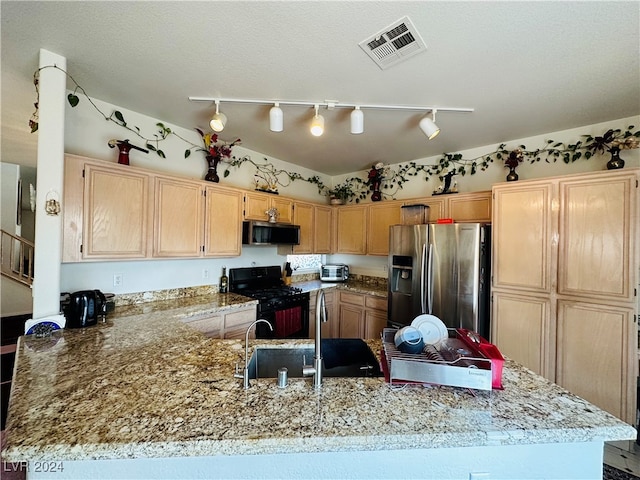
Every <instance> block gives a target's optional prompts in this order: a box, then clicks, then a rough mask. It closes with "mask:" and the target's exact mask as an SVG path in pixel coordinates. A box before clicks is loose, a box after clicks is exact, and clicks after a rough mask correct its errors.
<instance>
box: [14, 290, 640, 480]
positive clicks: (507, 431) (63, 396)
mask: <svg viewBox="0 0 640 480" xmlns="http://www.w3.org/2000/svg"><path fill="white" fill-rule="evenodd" d="M247 302H248V303H249V304H251V301H250V300H249V299H246V298H244V297H241V296H237V295H236V296H225V295H213V296H211V297H203V298H195V299H189V300H182V301H181V302H175V301H173V302H166V301H165V302H154V304H147V305H146V306H132V307H126V308H117V309H116V312H114V314H112V315H111V316H110V317H109V318H108V320H107V321H106V322H105V323H102V324H98V325H97V326H94V327H90V328H87V329H79V330H66V331H58V332H54V334H53V335H52V336H51V337H49V338H33V337H32V336H29V337H21V338H20V340H19V345H18V352H17V359H16V372H15V379H14V385H13V391H12V398H11V403H10V411H9V419H8V424H7V447H6V450H5V451H4V452H3V457H4V460H5V461H7V462H20V461H29V462H30V463H29V472H28V478H55V479H65V478H84V479H87V478H92V479H97V478H105V479H106V478H345V477H348V478H412V477H417V478H439V479H454V478H456V479H467V478H469V474H470V473H489V474H490V476H489V477H484V478H511V479H514V478H565V479H566V478H592V479H600V478H602V477H601V475H602V472H601V469H602V455H603V442H604V441H610V440H623V439H632V438H635V435H636V432H635V429H633V428H632V427H631V426H629V425H627V424H625V423H623V422H622V421H620V420H618V419H616V418H615V417H613V416H612V415H610V414H608V413H606V412H604V411H602V410H600V409H598V408H597V407H595V406H593V405H591V404H589V403H588V402H586V401H584V400H582V399H580V398H578V397H576V396H575V395H572V394H570V393H569V392H567V391H566V390H564V389H562V388H560V387H558V386H557V385H554V384H552V383H549V382H548V381H546V380H544V379H543V378H542V377H539V376H537V375H535V374H533V373H532V372H530V371H529V370H526V369H524V368H523V367H521V366H519V365H518V364H516V363H514V362H512V361H509V360H507V362H506V364H505V369H504V374H503V384H504V390H494V391H492V392H474V393H473V394H472V393H471V392H470V391H467V390H463V389H454V388H449V387H417V386H412V387H406V388H404V389H402V388H390V387H389V385H388V384H386V383H385V382H384V379H382V378H325V379H324V380H323V385H322V389H321V390H320V391H314V389H313V388H312V386H311V380H310V379H297V378H292V379H289V385H288V386H287V387H286V388H284V389H279V388H277V387H276V383H275V381H274V380H273V379H260V380H252V383H251V387H250V388H249V389H248V390H244V389H243V388H242V386H241V381H240V380H238V379H234V377H233V373H234V367H235V365H236V363H242V362H243V358H244V342H243V341H240V340H216V339H212V338H207V337H206V336H204V335H203V334H201V333H200V332H198V331H196V330H194V329H192V328H190V327H189V326H188V324H186V323H184V322H183V321H182V320H184V319H185V316H190V315H194V314H197V312H198V309H200V310H202V309H207V311H216V310H217V309H223V310H224V309H228V308H235V307H238V306H242V305H244V304H245V303H247ZM301 343H303V344H310V343H311V342H310V341H307V340H295V341H288V340H272V341H268V340H255V341H252V342H251V348H253V347H254V346H255V345H257V344H266V345H274V344H277V345H281V344H285V345H294V344H301ZM368 343H369V345H370V346H371V347H372V349H373V350H374V351H376V352H377V351H378V350H379V348H380V341H379V340H370V341H368ZM45 462H46V465H48V466H51V468H49V471H48V472H45V471H43V468H42V465H45ZM36 467H41V468H40V471H37V469H36ZM60 469H62V470H60Z"/></svg>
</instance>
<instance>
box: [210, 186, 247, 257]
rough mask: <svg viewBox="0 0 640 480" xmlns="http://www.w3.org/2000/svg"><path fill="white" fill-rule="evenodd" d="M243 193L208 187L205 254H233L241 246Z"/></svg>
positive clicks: (239, 251)
mask: <svg viewBox="0 0 640 480" xmlns="http://www.w3.org/2000/svg"><path fill="white" fill-rule="evenodd" d="M241 209H242V193H241V192H240V191H238V190H233V189H225V188H219V187H206V188H205V212H206V213H205V221H204V224H205V238H204V255H205V256H207V257H215V256H218V257H233V256H238V255H240V253H241V248H242V220H241V218H242V217H241Z"/></svg>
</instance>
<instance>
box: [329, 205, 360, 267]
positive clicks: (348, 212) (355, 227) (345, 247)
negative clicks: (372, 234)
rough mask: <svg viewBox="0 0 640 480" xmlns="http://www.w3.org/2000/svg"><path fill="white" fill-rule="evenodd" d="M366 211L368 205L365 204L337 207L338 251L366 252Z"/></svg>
mask: <svg viewBox="0 0 640 480" xmlns="http://www.w3.org/2000/svg"><path fill="white" fill-rule="evenodd" d="M366 213H367V210H366V207H365V206H363V205H359V206H355V207H352V206H349V207H338V208H337V209H336V223H335V225H336V232H335V234H336V253H353V254H360V255H364V254H365V252H366V239H367V228H366V227H367V217H366Z"/></svg>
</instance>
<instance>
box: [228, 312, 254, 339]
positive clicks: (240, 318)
mask: <svg viewBox="0 0 640 480" xmlns="http://www.w3.org/2000/svg"><path fill="white" fill-rule="evenodd" d="M255 321H256V306H255V305H254V306H252V307H250V308H240V309H237V310H232V311H229V312H225V314H224V331H223V333H222V338H225V339H244V338H245V336H246V334H247V328H249V325H251V324H252V323H253V322H255ZM249 338H256V329H255V326H254V327H252V328H251V331H250V332H249Z"/></svg>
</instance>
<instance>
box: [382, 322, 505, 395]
mask: <svg viewBox="0 0 640 480" xmlns="http://www.w3.org/2000/svg"><path fill="white" fill-rule="evenodd" d="M396 331H397V330H396V329H393V328H385V329H384V330H383V332H382V351H381V352H380V355H381V359H382V361H381V365H382V371H383V372H384V376H385V380H386V381H387V382H388V383H390V384H392V385H393V384H407V383H409V384H423V383H430V384H437V385H447V386H452V387H462V388H471V389H477V390H492V389H499V390H502V389H503V386H502V367H503V364H504V358H503V356H502V354H501V353H500V351H499V350H498V348H497V347H496V346H495V345H493V344H492V343H489V342H488V341H487V340H486V339H484V338H483V337H481V336H480V335H478V334H477V333H475V332H472V331H470V330H467V329H464V328H456V329H449V338H448V339H447V340H445V341H443V342H440V343H439V344H436V345H426V346H425V348H424V350H423V352H422V353H418V354H406V353H402V352H400V351H399V350H398V349H397V348H396V346H395V343H394V341H393V337H394V336H395V333H396Z"/></svg>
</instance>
